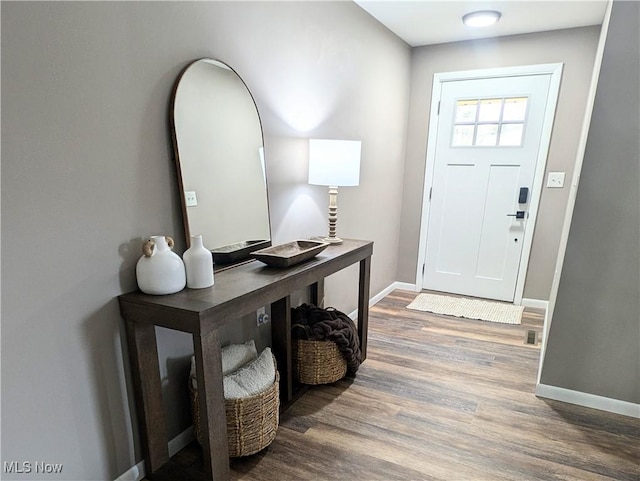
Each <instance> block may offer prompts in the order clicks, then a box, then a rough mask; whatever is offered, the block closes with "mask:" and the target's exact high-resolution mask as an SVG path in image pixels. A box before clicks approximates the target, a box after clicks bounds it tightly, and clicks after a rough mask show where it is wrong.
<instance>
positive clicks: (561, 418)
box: [153, 290, 640, 481]
mask: <svg viewBox="0 0 640 481" xmlns="http://www.w3.org/2000/svg"><path fill="white" fill-rule="evenodd" d="M415 296H416V294H415V293H413V292H407V291H399V290H398V291H394V292H393V293H392V294H390V295H389V296H387V297H386V298H385V299H383V300H382V301H381V302H380V303H378V304H377V305H376V306H374V307H373V308H372V309H371V311H370V319H369V351H368V358H367V360H366V362H365V363H364V364H363V365H362V366H361V368H360V370H359V371H358V374H357V376H356V377H355V379H350V380H343V381H340V382H338V383H336V384H334V385H328V386H322V387H313V388H312V389H310V390H309V391H308V392H307V393H305V394H304V395H303V396H302V397H301V398H300V399H299V400H298V401H297V402H296V403H295V404H294V405H293V406H292V407H291V408H289V409H288V410H287V411H286V412H285V413H284V414H283V415H282V416H281V424H280V428H279V430H278V435H277V437H276V439H275V441H274V442H273V443H272V444H271V445H270V446H269V447H268V448H267V449H265V450H264V451H262V452H261V453H258V454H256V455H253V456H249V457H246V458H238V459H234V460H232V462H231V471H232V473H231V474H232V479H234V480H256V481H258V480H260V481H287V480H341V481H343V480H364V481H372V480H381V481H392V480H412V481H413V480H415V481H423V480H424V481H427V480H444V481H456V480H474V481H480V480H487V481H496V480H517V481H520V480H522V481H529V480H580V481H587V480H611V479H615V480H634V481H638V480H639V479H640V465H639V463H640V461H639V459H640V421H639V420H637V419H634V418H629V417H624V416H618V415H613V414H609V413H605V412H602V411H596V410H592V409H587V408H582V407H579V406H574V405H569V404H563V403H560V402H554V401H549V400H543V399H538V398H536V397H535V396H534V395H533V392H534V388H535V381H536V375H537V369H538V357H539V347H533V346H529V345H526V344H525V343H524V338H525V330H526V329H537V330H541V327H542V313H541V312H539V311H536V310H526V311H525V315H524V318H523V323H522V325H520V326H512V325H504V324H496V323H489V322H482V321H473V320H463V319H456V318H448V317H446V316H439V315H435V314H430V313H425V312H419V311H412V310H408V309H406V308H405V307H406V305H407V304H409V302H410V301H411V300H413V298H414V297H415ZM172 464H173V465H174V466H180V468H181V472H182V473H184V472H189V473H190V476H192V478H193V479H199V478H201V476H202V475H201V472H199V471H201V466H202V459H201V454H200V449H199V447H198V445H197V444H192V445H190V446H188V447H187V448H185V449H184V450H183V451H182V452H180V453H179V454H178V455H176V456H175V457H174V458H173V463H172ZM184 476H185V475H184V474H180V475H171V474H168V475H167V476H166V478H165V477H163V478H162V479H172V480H174V481H182V480H183V479H185V477H184ZM153 479H160V478H156V477H155V476H154V478H153ZM189 479H191V478H189Z"/></svg>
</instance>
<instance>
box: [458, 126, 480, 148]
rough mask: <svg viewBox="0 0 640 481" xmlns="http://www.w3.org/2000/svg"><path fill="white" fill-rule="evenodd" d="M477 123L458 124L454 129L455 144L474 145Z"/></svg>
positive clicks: (460, 145) (461, 145)
mask: <svg viewBox="0 0 640 481" xmlns="http://www.w3.org/2000/svg"><path fill="white" fill-rule="evenodd" d="M475 128H476V126H475V125H456V126H455V127H454V129H453V146H454V147H468V146H471V145H473V132H474V130H475Z"/></svg>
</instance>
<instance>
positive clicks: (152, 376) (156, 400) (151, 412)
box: [126, 320, 169, 474]
mask: <svg viewBox="0 0 640 481" xmlns="http://www.w3.org/2000/svg"><path fill="white" fill-rule="evenodd" d="M126 325H127V344H128V346H129V356H130V358H131V368H132V373H133V386H134V392H135V397H136V405H137V411H138V416H140V418H141V419H142V433H141V434H142V446H143V453H144V459H145V467H146V470H147V474H151V473H153V472H155V471H156V470H157V469H158V468H160V466H162V465H163V464H165V463H166V462H167V461H169V447H168V439H167V427H166V421H165V414H164V405H163V402H162V382H161V380H160V364H159V362H158V346H157V342H156V331H155V326H154V325H153V324H147V323H138V322H133V321H130V320H127V321H126Z"/></svg>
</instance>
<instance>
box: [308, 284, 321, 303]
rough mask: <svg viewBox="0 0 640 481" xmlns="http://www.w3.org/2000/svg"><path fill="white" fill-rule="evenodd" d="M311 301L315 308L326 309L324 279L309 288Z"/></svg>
mask: <svg viewBox="0 0 640 481" xmlns="http://www.w3.org/2000/svg"><path fill="white" fill-rule="evenodd" d="M309 297H310V299H309V301H310V302H311V304H313V305H314V306H318V307H324V279H321V280H319V281H318V282H314V283H313V284H311V286H310V288H309Z"/></svg>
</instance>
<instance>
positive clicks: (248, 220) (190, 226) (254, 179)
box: [171, 59, 271, 266]
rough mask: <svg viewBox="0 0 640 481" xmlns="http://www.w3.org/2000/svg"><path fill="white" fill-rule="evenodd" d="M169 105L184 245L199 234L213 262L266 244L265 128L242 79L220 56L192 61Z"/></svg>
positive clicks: (230, 260) (241, 255)
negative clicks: (192, 236) (211, 255)
mask: <svg viewBox="0 0 640 481" xmlns="http://www.w3.org/2000/svg"><path fill="white" fill-rule="evenodd" d="M171 111H172V112H171V113H172V123H173V141H174V148H175V155H176V164H177V167H178V182H179V184H180V185H179V187H180V192H181V194H182V195H181V198H182V207H183V215H184V227H185V234H186V236H187V245H189V240H190V236H191V235H198V234H199V235H202V240H203V243H204V245H205V247H207V249H209V250H210V251H211V252H212V253H213V256H214V262H215V264H216V265H217V266H219V265H221V264H229V263H233V262H236V261H239V260H243V259H246V258H248V257H249V253H250V252H253V251H255V250H258V249H261V248H264V247H268V246H270V245H271V240H270V239H271V229H270V225H269V208H268V203H267V183H266V174H265V165H264V153H263V138H262V126H261V124H260V117H259V115H258V111H257V109H256V105H255V102H254V100H253V97H252V96H251V93H250V92H249V90H248V88H247V86H246V85H245V83H244V82H243V81H242V79H241V78H240V77H239V76H238V74H236V72H235V71H234V70H233V69H231V68H230V67H229V66H228V65H225V64H224V63H222V62H219V61H217V60H212V59H200V60H196V61H195V62H193V63H191V64H190V65H189V66H187V68H186V69H185V70H184V71H183V72H182V74H181V75H180V77H179V78H178V81H177V82H176V86H175V89H174V95H173V106H172V109H171Z"/></svg>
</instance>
